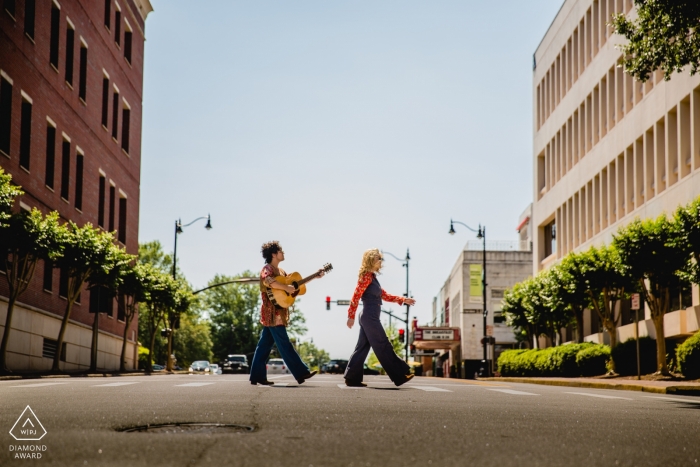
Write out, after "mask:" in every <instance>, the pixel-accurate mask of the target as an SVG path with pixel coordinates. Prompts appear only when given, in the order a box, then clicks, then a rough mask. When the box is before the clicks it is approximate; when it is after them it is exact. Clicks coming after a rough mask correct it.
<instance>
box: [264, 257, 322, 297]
mask: <svg viewBox="0 0 700 467" xmlns="http://www.w3.org/2000/svg"><path fill="white" fill-rule="evenodd" d="M332 270H333V265H332V264H330V263H326V264H325V265H324V266H323V267H322V268H321V269H319V270H318V271H316V272H315V273H313V274H311V275H310V276H309V277H305V278H303V279H302V278H301V274H299V273H298V272H293V273H292V274H289V275H288V276H277V277H275V280H276V281H277V282H279V283H280V284H284V285H291V286H293V287H294V288H295V289H296V290H295V291H294V292H292V293H291V294H290V293H289V292H287V291H286V290H282V289H273V288H271V287H267V286H266V285H265V286H264V287H265V293H266V294H267V298H269V299H270V301H271V302H272V304H273V305H275V306H279V307H282V308H289V307H290V306H292V305H293V304H294V301H295V300H296V298H297V297H298V296H299V295H304V294H305V293H306V286H305V285H304V284H306V283H307V282H309V281H310V280H312V279H315V278H317V277H318V276H320V275H321V274H323V273H328V272H331V271H332Z"/></svg>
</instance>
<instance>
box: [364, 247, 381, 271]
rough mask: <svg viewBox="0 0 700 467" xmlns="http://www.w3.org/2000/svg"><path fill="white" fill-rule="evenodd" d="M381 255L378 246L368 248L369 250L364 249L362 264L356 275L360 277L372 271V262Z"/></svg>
mask: <svg viewBox="0 0 700 467" xmlns="http://www.w3.org/2000/svg"><path fill="white" fill-rule="evenodd" d="M381 257H382V252H381V251H379V249H378V248H370V249H369V250H367V251H365V252H364V254H363V255H362V264H361V265H360V273H359V274H358V276H359V277H362V276H363V275H365V274H367V273H368V272H374V271H372V269H373V268H374V262H375V261H376V260H377V259H378V258H381ZM380 269H381V267H380ZM377 272H379V271H377Z"/></svg>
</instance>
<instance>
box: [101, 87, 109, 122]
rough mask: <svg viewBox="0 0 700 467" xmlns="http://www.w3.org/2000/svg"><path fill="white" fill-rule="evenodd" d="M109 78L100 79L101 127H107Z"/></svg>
mask: <svg viewBox="0 0 700 467" xmlns="http://www.w3.org/2000/svg"><path fill="white" fill-rule="evenodd" d="M108 120H109V78H107V77H104V78H102V126H103V127H105V128H107V125H109V121H108Z"/></svg>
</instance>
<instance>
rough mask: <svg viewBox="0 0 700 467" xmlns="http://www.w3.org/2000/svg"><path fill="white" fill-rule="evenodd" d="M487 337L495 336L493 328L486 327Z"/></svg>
mask: <svg viewBox="0 0 700 467" xmlns="http://www.w3.org/2000/svg"><path fill="white" fill-rule="evenodd" d="M486 335H487V336H493V326H489V325H487V326H486Z"/></svg>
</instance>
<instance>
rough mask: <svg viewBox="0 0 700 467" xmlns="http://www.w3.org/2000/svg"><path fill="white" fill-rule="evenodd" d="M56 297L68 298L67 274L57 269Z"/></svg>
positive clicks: (63, 270) (62, 269)
mask: <svg viewBox="0 0 700 467" xmlns="http://www.w3.org/2000/svg"><path fill="white" fill-rule="evenodd" d="M58 296H59V297H61V298H68V273H67V271H66V270H65V269H64V268H61V269H59V277H58Z"/></svg>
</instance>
